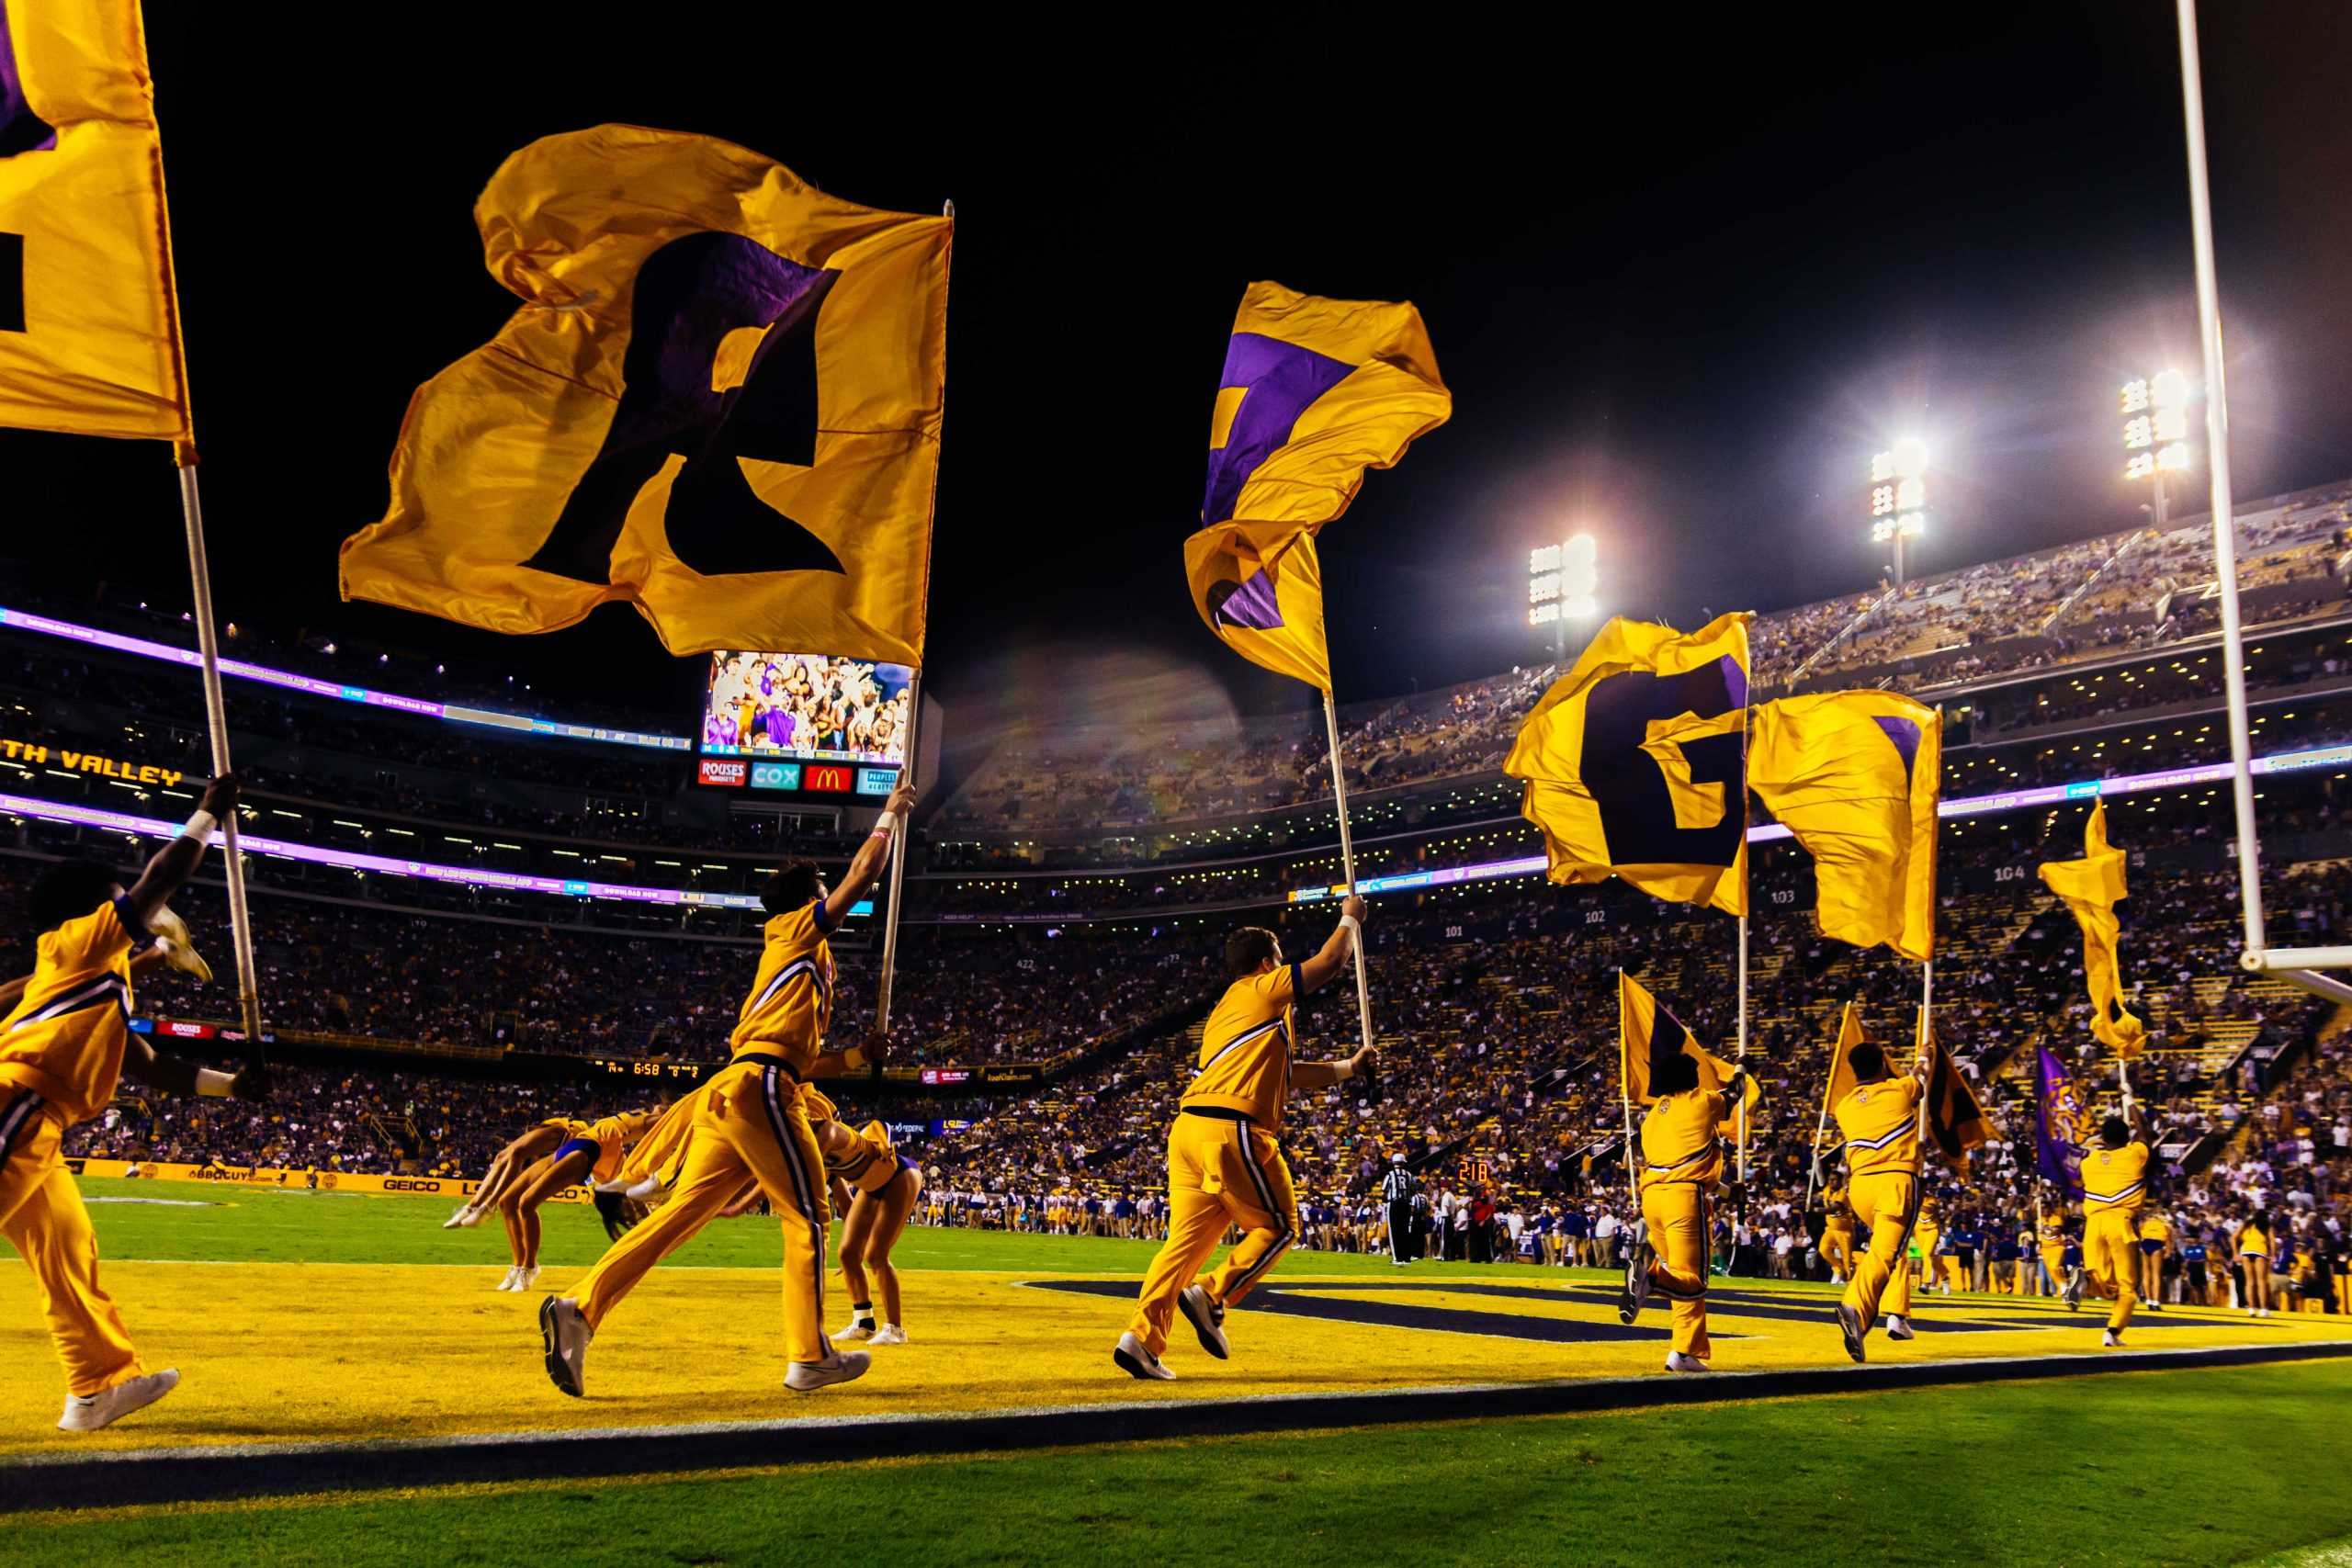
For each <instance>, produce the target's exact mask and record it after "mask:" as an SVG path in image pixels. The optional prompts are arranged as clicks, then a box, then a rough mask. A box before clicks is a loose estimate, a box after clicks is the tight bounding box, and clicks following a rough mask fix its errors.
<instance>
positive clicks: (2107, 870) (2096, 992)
mask: <svg viewBox="0 0 2352 1568" xmlns="http://www.w3.org/2000/svg"><path fill="white" fill-rule="evenodd" d="M2125 859H2126V856H2125V855H2124V852H2122V851H2121V850H2119V849H2114V848H2111V847H2109V844H2108V841H2107V802H2105V801H2104V800H2102V801H2100V802H2099V803H2098V805H2097V806H2094V807H2091V819H2090V821H2089V822H2087V823H2086V824H2085V825H2084V827H2083V858H2082V859H2081V860H2055V861H2044V862H2042V863H2041V880H2042V882H2043V884H2044V885H2046V886H2048V887H2049V889H2050V891H2052V893H2055V894H2056V895H2058V897H2061V898H2063V899H2064V900H2065V901H2066V908H2069V909H2072V910H2073V911H2074V912H2075V924H2076V925H2078V926H2080V927H2082V929H2083V982H2084V984H2085V986H2086V987H2088V988H2089V991H2090V998H2091V1033H2092V1034H2093V1035H2094V1036H2095V1037H2096V1038H2097V1039H2098V1043H2100V1044H2102V1045H2104V1046H2106V1047H2107V1048H2108V1049H2109V1050H2110V1051H2113V1052H2114V1053H2115V1054H2116V1055H2118V1056H2120V1057H2122V1058H2123V1059H2124V1060H2125V1061H2127V1062H2128V1061H2130V1060H2131V1058H2132V1057H2134V1056H2136V1055H2139V1054H2140V1053H2141V1052H2143V1051H2144V1050H2146V1049H2147V1047H2148V1029H2147V1025H2145V1024H2144V1023H2143V1022H2141V1021H2140V1019H2139V1017H2138V1015H2136V1014H2134V1013H2132V1012H2131V1011H2130V1010H2127V1009H2126V1008H2125V1007H2124V1006H2123V1001H2122V982H2121V979H2120V976H2119V969H2120V957H2119V954H2118V952H2117V945H2118V939H2119V938H2120V936H2121V934H2122V925H2121V923H2120V921H2119V920H2117V919H2116V918H2115V906H2116V905H2117V904H2119V903H2120V902H2122V900H2123V898H2124V897H2125V894H2124V889H2123V867H2124V862H2125Z"/></svg>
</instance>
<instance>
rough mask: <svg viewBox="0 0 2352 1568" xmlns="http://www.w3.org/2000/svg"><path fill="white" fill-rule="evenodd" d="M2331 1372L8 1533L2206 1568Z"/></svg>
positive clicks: (1381, 1558) (2319, 1504)
mask: <svg viewBox="0 0 2352 1568" xmlns="http://www.w3.org/2000/svg"><path fill="white" fill-rule="evenodd" d="M2347 1411H2352V1368H2346V1367H2345V1366H2343V1365H2341V1364H2334V1363H2323V1364H2318V1365H2311V1366H2298V1367H2279V1368H2253V1369H2245V1370H2239V1371H2207V1372H2178V1373H2140V1374H2125V1375H2121V1376H2109V1377H2098V1378H2090V1379H2086V1380H2084V1381H2082V1382H2078V1383H2077V1382H2064V1383H2061V1382H2042V1383H2030V1384H2017V1385H2007V1386H2003V1385H1996V1386H1993V1387H1988V1388H1979V1389H1924V1390H1916V1391H1913V1392H1910V1393H1904V1394H1900V1395H1896V1394H1881V1395H1865V1396H1855V1397H1841V1398H1830V1399H1812V1400H1790V1401H1781V1402H1776V1403H1770V1404H1747V1405H1720V1406H1704V1407H1701V1408H1697V1409H1686V1410H1672V1411H1657V1412H1649V1413H1643V1414H1635V1415H1619V1416H1579V1417H1564V1418H1556V1419H1542V1420H1527V1421H1518V1422H1494V1423H1490V1424H1486V1425H1462V1424H1455V1425H1451V1426H1446V1427H1387V1428H1381V1429H1378V1430H1371V1431H1360V1432H1340V1433H1330V1434H1321V1435H1316V1436H1308V1437H1271V1438H1227V1439H1221V1440H1219V1441H1216V1442H1214V1443H1187V1442H1169V1443H1152V1444H1136V1445H1133V1446H1127V1447H1120V1448H1113V1449H1087V1450H1069V1451H1059V1452H1048V1453H1042V1454H1034V1455H1023V1456H1019V1457H1012V1458H1002V1459H989V1460H972V1461H929V1462H922V1463H916V1462H912V1461H909V1462H902V1463H885V1464H860V1465H843V1466H839V1467H832V1468H820V1469H815V1470H795V1471H791V1472H745V1473H740V1474H731V1475H728V1476H723V1477H717V1478H713V1479H709V1480H695V1481H665V1482H658V1483H595V1484H590V1485H582V1484H576V1483H563V1482H561V1481H551V1482H549V1483H548V1484H546V1485H545V1486H532V1487H526V1488H514V1489H503V1490H498V1491H488V1490H477V1491H465V1490H459V1491H456V1492H445V1493H437V1494H422V1495H417V1494H409V1495H395V1496H390V1497H369V1498H366V1499H345V1498H326V1499H316V1500H301V1501H298V1502H292V1503H285V1504H272V1505H268V1506H252V1507H245V1506H220V1507H211V1508H202V1509H195V1510H169V1511H157V1512H154V1513H151V1514H146V1515H143V1516H140V1517H122V1518H103V1519H99V1520H96V1521H94V1522H89V1523H78V1522H77V1523H71V1524H62V1525H60V1524H54V1523H51V1522H48V1521H44V1522H43V1523H42V1524H40V1526H38V1527H36V1528H34V1529H30V1530H20V1531H17V1532H15V1534H14V1539H13V1540H12V1542H11V1548H10V1551H9V1552H8V1556H9V1559H10V1560H11V1561H12V1562H20V1563H24V1564H27V1565H28V1568H29V1565H31V1564H37V1563H59V1564H72V1565H74V1568H83V1565H86V1564H88V1563H92V1562H201V1563H207V1564H210V1563H219V1562H240V1563H263V1562H321V1561H334V1562H337V1563H338V1564H340V1565H341V1568H359V1565H362V1564H368V1563H400V1564H407V1563H414V1562H465V1563H477V1562H479V1563H496V1562H513V1561H515V1559H516V1558H518V1557H521V1556H524V1555H526V1553H527V1554H532V1555H547V1556H553V1557H558V1558H560V1560H562V1561H564V1562H569V1563H605V1562H610V1563H632V1562H679V1563H729V1562H742V1563H756V1562H837V1563H850V1562H866V1561H874V1560H877V1559H880V1560H893V1561H902V1562H921V1563H924V1564H926V1565H932V1568H946V1565H949V1564H958V1563H1016V1562H1017V1563H1027V1562H1091V1563H1106V1562H1149V1561H1160V1560H1167V1559H1170V1558H1173V1557H1176V1556H1178V1555H1179V1554H1182V1553H1187V1552H1208V1551H1218V1550H1224V1551H1236V1550H1238V1551H1240V1552H1241V1553H1243V1554H1244V1556H1245V1557H1249V1558H1256V1559H1259V1560H1264V1561H1273V1562H1283V1563H1297V1564H1318V1563H1334V1564H1357V1563H1364V1562H1433V1563H1452V1562H1464V1563H1468V1562H1500V1563H1555V1562H1565V1561H1577V1562H1600V1563H1628V1564H1641V1565H1643V1568H1655V1565H1656V1564H1657V1563H1660V1562H1757V1561H1771V1562H1789V1563H1851V1562H1887V1563H1944V1562H1950V1563H1961V1564H1967V1565H1969V1568H1984V1565H1986V1564H1997V1563H2012V1562H2014V1563H2044V1562H2051V1563H2067V1564H2092V1563H2232V1562H2244V1561H2246V1560H2248V1559H2253V1558H2259V1557H2263V1556H2266V1555H2267V1554H2269V1553H2273V1552H2278V1551H2287V1550H2290V1549H2292V1548H2296V1547H2300V1546H2302V1545H2304V1544H2306V1543H2312V1542H2318V1541H2324V1540H2331V1539H2334V1538H2337V1537H2341V1536H2343V1535H2344V1534H2346V1532H2347V1531H2352V1489H2347V1488H2346V1487H2345V1486H2344V1485H2343V1479H2344V1475H2343V1456H2344V1453H2345V1451H2346V1449H2345V1445H2346V1438H2352V1429H2348V1427H2352V1417H2347V1415H2346V1412H2347Z"/></svg>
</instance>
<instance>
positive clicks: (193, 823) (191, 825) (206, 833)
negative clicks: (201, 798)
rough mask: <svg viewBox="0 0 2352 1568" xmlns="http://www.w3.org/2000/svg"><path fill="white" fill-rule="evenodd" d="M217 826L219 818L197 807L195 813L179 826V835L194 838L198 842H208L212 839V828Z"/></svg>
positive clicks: (184, 837)
mask: <svg viewBox="0 0 2352 1568" xmlns="http://www.w3.org/2000/svg"><path fill="white" fill-rule="evenodd" d="M219 826H220V818H217V817H215V816H213V815H212V813H210V812H209V811H206V810H203V809H201V808H198V810H197V812H196V813H195V815H193V816H191V817H190V818H188V819H187V823H186V824H184V825H183V826H182V827H181V829H180V837H181V838H183V839H194V840H196V841H197V842H198V843H199V844H209V843H210V842H211V841H212V829H215V828H218V827H219Z"/></svg>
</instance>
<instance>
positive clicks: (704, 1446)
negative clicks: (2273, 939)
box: [0, 1339, 2352, 1513]
mask: <svg viewBox="0 0 2352 1568" xmlns="http://www.w3.org/2000/svg"><path fill="white" fill-rule="evenodd" d="M2339 1356H2352V1340H2341V1339H2339V1340H2324V1341H2310V1342H2305V1343H2301V1344H2296V1345H2252V1346H2222V1347H2212V1348H2202V1349H2190V1348H2177V1349H2170V1350H2132V1351H2124V1352H2121V1353H2110V1354H2099V1353H2078V1354H2069V1355H2055V1356H2002V1357H1991V1356H1988V1357H1963V1358H1953V1359H1943V1360H1936V1361H1905V1362H1880V1363H1876V1364H1873V1365H1870V1366H1862V1367H1851V1366H1829V1367H1817V1368H1804V1369H1793V1370H1782V1371H1747V1372H1715V1373H1711V1374H1709V1375H1708V1376H1706V1377H1704V1378H1679V1379H1678V1378H1670V1377H1663V1376H1660V1375H1657V1374H1649V1375H1645V1376H1640V1377H1612V1378H1582V1379H1550V1380H1542V1381H1534V1382H1517V1383H1494V1382H1487V1383H1466V1384H1453V1385H1446V1386H1442V1387H1435V1388H1408V1389H1390V1390H1357V1391H1331V1392H1327V1393H1268V1394H1254V1395H1242V1396H1239V1397H1235V1398H1221V1399H1191V1400H1187V1399H1182V1398H1179V1399H1150V1400H1124V1401H1110V1402H1103V1403H1091V1404H1077V1405H1059V1406H1041V1407H1035V1408H1025V1409H1018V1410H976V1411H958V1412H954V1413H946V1414H938V1415H919V1414H915V1413H884V1414H876V1415H868V1416H812V1417H809V1418H806V1419H801V1420H789V1419H774V1420H761V1421H727V1422H707V1423H698V1424H675V1425H664V1426H659V1427H587V1428H576V1429H571V1430H559V1431H538V1432H483V1433H471V1434H465V1435H461V1436H457V1437H450V1438H394V1439H391V1440H389V1441H382V1442H363V1443H284V1444H271V1443H239V1444H220V1445H208V1446H204V1447H200V1448H151V1449H123V1450H114V1451H112V1452H107V1453H97V1454H83V1453H59V1454H34V1455H26V1456H17V1457H11V1458H8V1459H6V1460H5V1461H0V1513H7V1512H24V1511H28V1510H43V1511H48V1510H72V1509H80V1508H93V1507H122V1506H134V1505H140V1504H152V1503H175V1502H194V1501H204V1500H214V1499H221V1498H233V1497H255V1496H270V1495H308V1494H316V1493H332V1492H344V1491H382V1490H386V1489H389V1488H401V1487H418V1486H432V1485H446V1484H449V1483H454V1482H495V1481H503V1480H511V1479H529V1478H534V1477H536V1478H540V1479H544V1478H545V1477H546V1476H548V1474H549V1473H551V1472H561V1473H562V1474H565V1475H568V1476H571V1477H572V1478H574V1479H587V1478H591V1477H595V1476H615V1475H653V1474H678V1473H685V1472H694V1471H698V1470H708V1469H712V1468H715V1467H718V1466H721V1465H725V1466H743V1465H762V1466H763V1465H798V1464H809V1463H829V1462H837V1461H850V1460H862V1459H872V1458H890V1457H908V1456H912V1455H925V1454H927V1455H933V1456H946V1455H968V1454H975V1453H989V1452H1002V1451H1007V1450H1036V1449H1052V1448H1067V1447H1071V1446H1075V1445H1084V1444H1091V1443H1097V1442H1106V1441H1118V1442H1133V1441H1142V1440H1150V1439H1165V1438H1201V1437H1227V1436H1234V1435H1238V1434H1240V1433H1248V1432H1269V1431H1295V1430H1316V1429H1328V1428H1331V1427H1363V1426H1393V1425H1398V1424H1408V1423H1410V1424H1419V1423H1423V1422H1430V1421H1448V1420H1458V1419H1465V1418H1478V1419H1497V1418H1505V1417H1511V1416H1557V1415H1574V1414H1590V1413H1593V1412H1596V1411H1604V1410H1620V1411H1622V1410H1632V1409H1645V1408H1646V1409H1657V1408H1667V1407H1672V1406H1680V1405H1689V1404H1724V1403H1727V1402H1736V1401H1740V1400H1746V1399H1769V1398H1786V1397H1797V1396H1804V1395H1816V1394H1838V1393H1883V1392H1886V1391H1889V1390H1893V1389H1902V1388H1917V1387H1925V1386H1933V1385H1939V1384H1967V1383H1980V1382H2007V1381H2016V1380H2018V1379H2020V1378H2032V1379H2041V1378H2049V1377H2076V1376H2086V1375H2095V1374H2101V1373H2118V1372H2145V1371H2165V1370H2168V1369H2170V1368H2174V1367H2178V1368H2219V1367H2234V1366H2258V1365H2264V1364H2268V1363H2275V1362H2280V1361H2295V1360H2312V1359H2322V1358H2334V1357H2339ZM917 1430H919V1431H922V1432H923V1433H924V1434H926V1436H927V1438H929V1440H928V1441H916V1442H910V1441H909V1434H910V1431H917ZM811 1436H815V1437H817V1438H820V1439H822V1440H821V1441H819V1442H810V1441H809V1440H808V1438H809V1437H811ZM745 1438H785V1439H787V1440H786V1441H785V1442H782V1443H764V1444H763V1443H752V1444H749V1445H747V1444H746V1443H745V1441H744V1439H745ZM306 1460H307V1461H311V1462H310V1463H309V1464H307V1465H306V1464H302V1463H300V1462H299V1461H306Z"/></svg>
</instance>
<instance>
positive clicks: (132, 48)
mask: <svg viewBox="0 0 2352 1568" xmlns="http://www.w3.org/2000/svg"><path fill="white" fill-rule="evenodd" d="M168 229H169V225H168V221H167V220H166V217H165V212H164V153H163V144H162V141H161V140H160V139H159V138H158V136H157V135H156V130H155V92H154V85H153V83H152V82H151V81H150V80H149V78H148V75H147V35H146V32H145V30H144V29H143V28H142V27H141V23H140V16H139V6H138V4H137V0H37V3H30V4H28V0H0V425H17V426H21V427H23V428H26V429H28V430H59V431H66V432H69V433H71V434H75V435H119V436H130V437H147V438H150V439H153V440H158V441H170V442H174V443H176V444H179V445H181V446H183V447H185V446H186V445H187V441H188V439H189V431H188V412H187V373H186V370H185V368H184V367H183V365H182V362H181V355H180V344H179V305H178V301H177V300H176V299H175V297H174V292H173V287H172V252H171V240H170V235H169V232H168Z"/></svg>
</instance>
